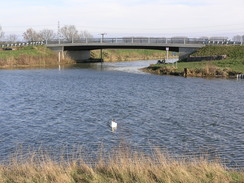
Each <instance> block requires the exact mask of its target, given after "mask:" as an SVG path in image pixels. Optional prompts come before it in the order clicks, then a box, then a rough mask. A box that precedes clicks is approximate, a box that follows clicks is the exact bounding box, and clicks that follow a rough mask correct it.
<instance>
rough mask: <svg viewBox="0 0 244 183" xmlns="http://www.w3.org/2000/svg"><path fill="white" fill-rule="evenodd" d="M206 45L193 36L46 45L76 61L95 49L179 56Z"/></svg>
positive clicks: (104, 39)
mask: <svg viewBox="0 0 244 183" xmlns="http://www.w3.org/2000/svg"><path fill="white" fill-rule="evenodd" d="M205 45H206V41H205V40H199V39H195V38H192V39H190V38H184V39H179V38H134V37H131V38H84V39H79V40H71V41H64V40H55V41H48V42H46V46H47V47H48V48H50V49H52V50H54V51H56V52H58V53H59V55H60V57H64V56H65V55H69V56H70V57H71V58H72V59H74V60H76V61H78V62H79V61H85V60H88V59H89V58H90V51H91V50H96V49H101V50H102V49H151V50H166V51H172V52H179V56H180V58H184V57H186V56H187V55H189V54H190V53H192V52H194V51H196V50H197V49H199V48H201V47H204V46H205Z"/></svg>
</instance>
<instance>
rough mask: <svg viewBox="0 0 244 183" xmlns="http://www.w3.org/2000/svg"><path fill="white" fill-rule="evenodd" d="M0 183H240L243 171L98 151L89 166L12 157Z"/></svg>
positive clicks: (157, 155) (0, 170) (36, 156)
mask: <svg viewBox="0 0 244 183" xmlns="http://www.w3.org/2000/svg"><path fill="white" fill-rule="evenodd" d="M0 182H1V183H12V182H13V183H22V182H26V183H27V182H36V183H46V182H47V183H49V182H53V183H78V182H80V183H83V182H84V183H90V182H91V183H93V182H94V183H95V182H96V183H103V182H104V183H105V182H106V183H107V182H111V183H117V182H131V183H134V182H140V183H154V182H165V183H173V182H181V183H198V182H199V183H200V182H204V183H205V182H206V183H207V182H211V183H215V182H216V183H230V182H232V183H234V182H236V183H241V182H244V173H243V171H242V170H239V171H234V170H228V169H227V168H226V167H225V166H223V165H222V164H221V163H220V162H219V161H218V160H216V161H209V160H208V159H206V158H203V157H200V158H193V159H190V160H189V159H184V158H181V159H173V158H170V157H169V156H168V155H167V154H166V153H164V152H162V151H160V150H158V149H156V150H155V151H154V153H153V154H151V155H146V154H144V153H142V152H137V151H131V150H130V149H129V148H124V147H123V148H121V147H120V148H117V149H115V150H113V151H112V152H111V153H109V154H108V153H105V152H103V151H100V153H99V154H98V156H97V158H96V160H94V161H93V162H92V163H91V164H90V163H89V162H87V160H84V159H83V157H82V156H76V158H72V159H69V160H68V159H66V158H60V160H59V161H55V160H53V158H51V157H50V156H49V155H47V154H46V153H43V152H41V153H40V152H39V153H29V154H28V155H27V156H19V155H16V154H15V155H14V156H13V157H12V158H10V159H9V161H7V162H5V163H3V164H2V165H0Z"/></svg>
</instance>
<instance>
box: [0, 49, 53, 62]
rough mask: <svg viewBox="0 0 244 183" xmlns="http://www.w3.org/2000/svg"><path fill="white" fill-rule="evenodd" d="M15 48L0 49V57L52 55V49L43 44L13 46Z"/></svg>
mask: <svg viewBox="0 0 244 183" xmlns="http://www.w3.org/2000/svg"><path fill="white" fill-rule="evenodd" d="M15 49H16V50H6V51H5V50H1V51H0V59H3V60H5V59H7V58H9V57H12V58H15V59H16V58H19V57H20V56H23V55H28V56H48V55H53V53H52V51H51V50H49V49H47V48H46V47H44V46H26V47H20V48H15Z"/></svg>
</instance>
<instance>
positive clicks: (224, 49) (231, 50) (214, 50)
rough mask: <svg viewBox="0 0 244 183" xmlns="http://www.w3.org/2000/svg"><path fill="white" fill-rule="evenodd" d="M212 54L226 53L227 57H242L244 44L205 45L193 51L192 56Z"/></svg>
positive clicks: (243, 55)
mask: <svg viewBox="0 0 244 183" xmlns="http://www.w3.org/2000/svg"><path fill="white" fill-rule="evenodd" d="M212 55H227V57H229V58H234V59H236V58H243V59H244V46H230V45H221V46H219V45H218V46H205V47H203V48H201V49H199V50H198V51H197V52H195V53H193V54H192V56H212Z"/></svg>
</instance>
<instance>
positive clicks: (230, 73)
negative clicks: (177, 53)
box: [142, 46, 244, 78]
mask: <svg viewBox="0 0 244 183" xmlns="http://www.w3.org/2000/svg"><path fill="white" fill-rule="evenodd" d="M213 55H226V56H227V58H226V59H223V60H211V61H199V62H178V63H177V66H176V64H174V65H172V64H153V65H150V66H149V67H147V68H143V69H142V70H143V71H145V72H150V73H154V74H159V75H175V76H190V77H223V78H232V77H236V75H237V74H242V73H244V46H206V47H204V48H201V49H199V50H198V51H197V52H195V53H193V54H192V56H200V57H205V56H213Z"/></svg>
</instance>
